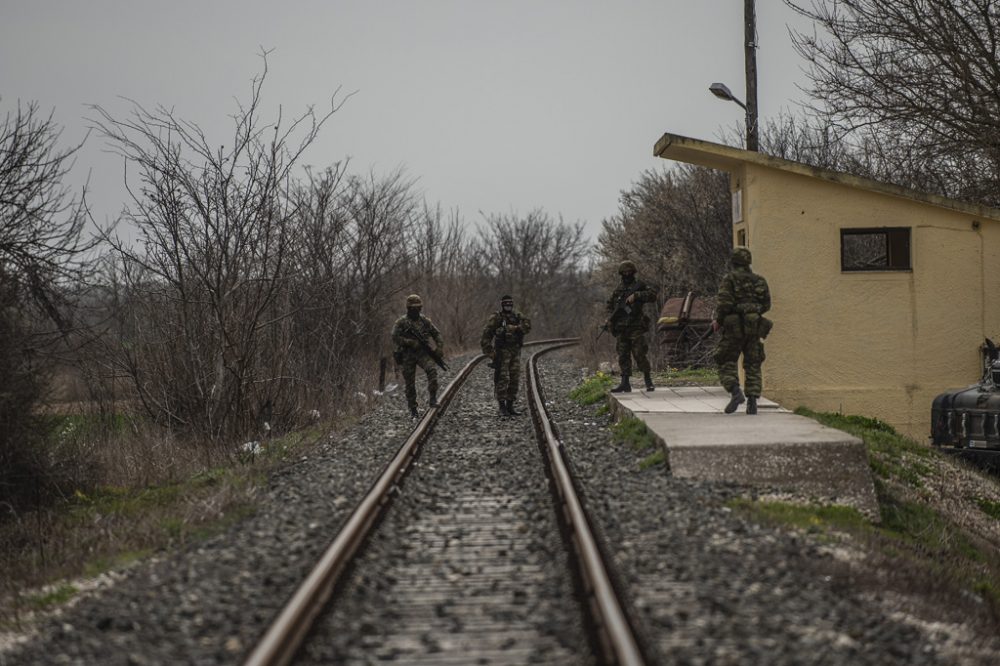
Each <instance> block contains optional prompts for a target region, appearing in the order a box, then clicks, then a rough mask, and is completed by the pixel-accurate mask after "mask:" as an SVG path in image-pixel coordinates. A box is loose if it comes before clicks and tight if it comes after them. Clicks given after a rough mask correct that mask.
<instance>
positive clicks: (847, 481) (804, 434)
mask: <svg viewBox="0 0 1000 666" xmlns="http://www.w3.org/2000/svg"><path fill="white" fill-rule="evenodd" d="M728 402H729V394H728V393H726V392H725V390H723V389H722V387H715V386H712V387H709V386H692V387H675V388H665V387H660V388H657V389H656V391H654V392H652V393H649V392H646V391H636V392H633V393H626V394H611V406H612V410H613V411H614V412H615V413H616V414H618V415H631V416H635V417H637V418H639V419H642V420H643V421H644V422H645V423H646V426H647V427H648V428H649V429H650V430H652V431H653V433H654V434H655V435H656V437H657V439H659V440H660V443H661V445H662V446H663V447H664V451H665V453H666V455H667V459H668V461H669V464H670V470H671V473H672V474H673V475H674V476H676V477H678V478H688V479H703V480H711V481H730V482H734V483H741V484H746V485H752V486H761V487H767V488H771V489H774V490H778V491H788V492H791V493H794V494H796V495H804V496H806V497H810V498H815V499H817V500H821V501H824V502H833V503H838V504H846V505H849V506H854V507H856V508H858V509H860V510H861V511H863V512H864V513H866V514H868V515H869V516H872V517H877V516H878V502H877V501H876V499H875V489H874V486H873V484H872V479H871V473H870V470H869V467H868V457H867V454H866V453H865V448H864V444H863V443H862V442H861V440H859V439H858V438H856V437H853V436H851V435H848V434H847V433H845V432H842V431H840V430H836V429H834V428H828V427H826V426H824V425H820V424H819V423H817V422H816V421H814V420H812V419H809V418H806V417H804V416H798V415H797V414H792V413H791V412H789V411H788V410H786V409H784V408H782V407H781V406H780V405H778V404H777V403H775V402H773V401H771V400H767V399H764V398H761V399H760V400H759V401H758V403H757V404H758V408H759V412H758V414H757V416H747V415H746V414H745V413H744V411H743V409H744V406H741V408H740V410H739V411H737V412H736V413H734V414H725V413H723V411H722V410H723V408H724V407H725V406H726V403H728Z"/></svg>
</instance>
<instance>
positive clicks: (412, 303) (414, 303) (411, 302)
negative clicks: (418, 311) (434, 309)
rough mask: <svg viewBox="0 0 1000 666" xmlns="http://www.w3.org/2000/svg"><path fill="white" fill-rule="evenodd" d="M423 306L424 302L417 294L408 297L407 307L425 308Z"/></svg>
mask: <svg viewBox="0 0 1000 666" xmlns="http://www.w3.org/2000/svg"><path fill="white" fill-rule="evenodd" d="M423 305H424V302H423V301H422V300H420V297H419V296H417V295H416V294H410V295H409V296H407V297H406V307H408V308H419V307H423Z"/></svg>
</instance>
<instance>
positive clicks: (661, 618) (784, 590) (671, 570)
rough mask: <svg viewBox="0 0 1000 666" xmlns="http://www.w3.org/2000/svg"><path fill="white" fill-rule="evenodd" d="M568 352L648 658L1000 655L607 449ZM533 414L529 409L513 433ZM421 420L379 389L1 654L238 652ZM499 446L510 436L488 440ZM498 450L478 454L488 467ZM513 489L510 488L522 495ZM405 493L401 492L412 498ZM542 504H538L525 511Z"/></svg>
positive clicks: (560, 362)
mask: <svg viewBox="0 0 1000 666" xmlns="http://www.w3.org/2000/svg"><path fill="white" fill-rule="evenodd" d="M525 351H526V353H525V357H526V356H527V351H528V350H525ZM571 353H572V352H569V353H560V354H557V355H550V356H547V357H545V358H543V360H542V362H541V368H542V372H543V383H544V391H545V395H546V398H547V400H548V401H549V403H550V410H551V411H552V415H553V417H554V418H555V419H556V421H557V422H558V423H559V428H560V432H561V436H562V439H563V442H564V445H565V446H566V450H567V452H568V454H569V457H570V459H571V460H572V465H573V467H574V471H575V473H576V474H577V475H578V478H579V481H580V483H581V486H582V489H583V491H584V494H585V498H586V502H587V506H588V508H589V509H590V510H591V511H592V512H594V515H595V521H596V523H597V527H598V531H599V533H600V535H601V536H602V538H603V539H604V540H605V546H606V548H607V550H608V551H609V552H610V553H611V554H612V556H613V561H614V566H615V567H616V569H617V574H616V576H617V578H618V580H620V581H621V583H622V585H623V587H624V588H625V590H626V591H627V595H628V598H629V600H630V608H631V612H632V614H633V615H634V617H636V618H637V619H638V620H639V627H640V635H641V637H642V638H644V639H645V640H646V641H647V642H648V645H649V646H650V651H651V654H652V656H653V658H654V662H655V663H663V664H672V663H680V664H754V663H758V664H803V663H808V664H987V663H996V661H997V656H998V655H1000V652H998V647H997V644H996V642H995V640H994V639H992V638H991V637H988V636H983V635H981V634H979V633H977V632H976V630H975V628H974V626H973V625H971V624H967V623H963V622H962V621H961V618H957V617H954V615H952V614H950V613H949V612H948V610H947V609H935V610H936V611H937V614H933V613H930V614H929V613H924V612H923V611H924V610H925V607H923V606H921V604H920V603H919V600H914V599H913V598H910V597H904V598H900V597H899V595H898V594H895V593H890V592H889V591H888V590H886V589H885V588H883V587H880V583H879V580H880V579H879V576H878V575H877V574H876V573H874V572H873V573H872V574H871V575H859V574H858V571H859V570H861V571H864V570H865V567H866V563H864V562H860V563H859V562H854V563H848V562H845V558H844V557H841V556H840V555H839V554H838V550H837V549H836V548H834V547H831V546H829V545H826V544H823V543H820V542H818V541H816V540H814V539H813V538H812V537H810V536H807V535H803V534H799V533H789V532H785V531H782V530H779V529H776V528H770V527H763V526H760V525H757V524H755V523H752V522H749V521H748V520H746V519H745V518H743V517H742V516H741V515H740V513H739V512H737V511H733V510H730V509H729V508H728V507H727V502H729V501H730V500H731V499H733V498H737V497H740V496H747V493H748V491H747V490H746V489H743V488H738V487H733V486H725V485H720V484H709V483H699V482H696V481H688V480H678V479H673V478H671V477H670V476H669V472H668V470H667V469H666V468H665V467H664V466H663V465H656V466H653V467H651V468H649V469H646V470H640V469H639V465H638V462H639V460H640V459H642V458H644V457H646V455H648V453H649V452H648V451H647V452H642V453H637V452H635V451H633V450H632V449H631V448H629V447H628V446H627V445H619V444H615V443H613V442H612V439H611V436H610V433H609V430H608V428H607V426H608V420H607V417H601V416H596V415H595V408H594V407H593V406H581V405H578V404H576V403H575V402H573V401H571V400H569V399H568V397H567V393H568V392H569V390H570V389H572V388H573V387H574V386H576V385H577V384H578V383H579V380H580V369H579V367H578V364H577V363H576V362H575V361H573V360H572V356H571ZM459 365H460V362H459V361H458V360H456V361H455V363H454V366H455V367H458V366H459ZM485 372H486V371H485V370H484V369H483V368H480V369H478V370H477V374H485ZM480 379H482V378H480ZM418 385H419V387H420V389H421V390H422V389H423V386H424V384H423V378H422V377H419V378H418ZM487 385H488V384H487ZM475 400H479V401H483V404H482V405H464V406H460V405H456V407H457V408H458V407H460V410H459V411H461V409H466V408H470V407H473V408H474V410H473V411H475V410H478V409H482V410H488V411H484V412H483V416H482V418H481V419H473V418H470V419H469V420H468V421H467V422H466V426H467V427H468V432H466V433H464V434H463V435H461V436H466V437H473V436H479V437H481V438H482V437H483V436H484V433H485V431H486V430H489V429H490V428H491V427H492V425H491V424H492V423H493V422H494V421H496V417H494V416H493V411H492V409H493V407H492V405H490V404H489V403H488V401H486V400H484V399H483V398H482V397H480V398H475V399H474V401H475ZM522 404H523V401H522ZM457 413H458V412H456V414H457ZM475 413H478V412H475ZM447 416H448V415H446V418H445V419H443V420H442V422H441V423H440V424H439V426H438V428H439V429H441V428H442V427H444V426H445V424H446V422H447ZM528 424H529V421H528V417H527V416H522V417H520V421H519V422H518V425H517V427H518V428H521V427H524V428H530V425H528ZM462 427H463V426H456V429H457V430H461V429H462ZM411 428H412V422H411V421H410V420H409V418H407V416H406V409H405V405H404V401H403V398H402V395H401V391H396V392H395V393H393V394H391V395H387V396H384V397H383V398H381V399H379V402H378V404H377V405H376V406H375V407H374V409H373V410H372V412H371V413H369V414H368V415H367V416H366V417H364V418H363V419H362V420H361V421H360V422H359V423H358V424H357V425H356V426H355V427H353V428H352V429H350V430H349V431H348V432H346V433H344V434H342V435H338V436H336V437H334V438H332V439H329V438H328V439H326V440H324V441H323V443H322V444H320V445H318V446H317V447H315V448H314V449H312V450H311V451H309V453H308V454H307V455H305V456H303V457H302V458H301V459H299V460H297V461H295V462H294V463H292V464H290V465H288V466H287V467H285V468H283V469H282V470H281V471H280V472H278V473H276V474H274V475H273V476H272V478H271V479H270V481H269V484H268V486H267V487H266V488H264V489H262V491H261V497H260V506H259V507H258V511H257V513H256V514H255V515H254V516H253V517H251V518H249V519H247V520H245V521H243V522H241V523H240V524H238V525H235V526H233V527H232V528H231V529H229V530H228V531H227V532H226V533H224V534H221V535H218V536H216V537H213V538H211V539H208V540H206V541H202V542H200V543H197V544H194V545H191V546H189V547H187V548H185V549H182V550H179V551H176V552H170V553H164V554H161V555H159V556H158V557H157V558H155V559H154V560H151V561H148V562H145V563H142V564H139V565H137V566H134V567H132V568H130V569H129V570H128V571H127V572H126V573H125V574H124V575H123V576H122V577H121V578H120V579H118V580H117V581H116V582H115V583H114V584H113V585H111V586H109V587H107V588H105V589H103V590H100V591H98V592H94V593H92V594H90V595H88V596H87V597H86V598H83V599H81V600H79V602H78V603H77V604H76V605H75V606H73V607H72V608H69V609H67V610H66V611H65V612H64V613H62V614H61V615H60V616H58V617H53V618H52V619H51V620H50V621H48V622H46V623H44V624H43V625H42V626H40V627H39V629H38V634H37V636H35V637H34V638H33V639H32V640H30V641H28V642H27V643H25V644H24V645H21V646H18V647H15V648H12V649H11V650H8V651H6V652H4V653H0V663H3V664H5V665H6V664H36V663H37V664H52V663H80V664H96V663H101V664H163V663H190V664H216V663H238V662H239V660H240V659H241V657H242V656H243V655H244V654H245V651H246V650H247V649H248V648H249V647H250V646H251V645H252V644H253V641H254V640H255V639H256V638H257V637H258V636H259V635H260V633H261V631H262V630H263V628H264V626H265V624H266V623H267V621H268V620H270V619H271V618H272V617H273V616H274V615H275V613H277V612H278V610H279V609H280V607H281V606H282V604H283V603H284V601H285V600H286V599H287V597H288V595H289V594H290V593H291V592H292V590H293V589H294V587H295V585H297V584H298V582H299V581H300V580H301V578H302V577H303V576H304V575H305V574H306V573H307V572H308V570H309V569H310V568H311V567H312V565H313V563H314V560H315V558H316V557H317V556H318V555H319V553H320V552H321V551H322V549H323V548H324V547H325V546H326V545H327V543H328V542H329V540H330V539H331V538H332V536H333V535H334V534H335V533H336V531H337V529H338V528H339V527H340V525H342V523H343V522H344V520H345V519H346V517H347V515H348V514H349V511H350V510H351V509H352V508H353V506H354V504H355V503H356V502H357V501H358V500H359V499H360V498H361V496H362V495H363V494H364V492H365V491H366V490H367V489H368V487H369V486H370V484H371V482H372V480H373V479H374V478H375V476H376V475H377V473H378V472H379V471H380V470H381V469H382V467H383V466H384V465H385V463H386V462H387V461H388V460H389V458H390V457H391V456H392V454H394V453H395V451H396V450H397V449H398V447H399V445H400V444H401V443H402V442H403V441H404V440H405V438H406V436H407V435H408V434H409V431H410V429H411ZM455 436H456V437H461V436H460V435H459V434H458V433H456V434H455ZM487 439H488V438H487ZM491 441H492V440H491ZM502 445H508V446H509V445H510V443H509V442H506V441H505V440H502V439H497V440H495V441H492V444H491V446H495V447H500V446H502ZM449 450H450V451H451V454H450V455H454V454H455V452H456V451H458V449H456V448H455V447H452V448H451V449H444V450H443V451H442V453H440V454H438V453H434V452H433V451H431V450H430V449H428V450H427V451H426V452H425V455H424V456H422V457H421V458H419V459H418V460H419V463H420V469H419V471H420V473H430V474H433V472H434V471H435V470H437V469H438V467H439V465H441V464H442V461H440V460H437V459H436V458H435V457H434V456H437V455H449V454H448V453H447V451H449ZM467 455H468V456H470V457H471V454H467ZM505 460H506V457H505V456H497V455H494V456H485V457H482V458H479V459H476V460H475V461H474V462H475V464H476V465H478V467H477V468H476V469H478V472H477V473H482V472H483V470H484V469H486V466H499V465H502V464H504V461H505ZM539 460H540V458H539ZM519 464H520V463H519ZM498 469H499V468H498ZM517 469H518V470H519V471H518V473H516V474H515V475H514V476H524V477H525V479H524V480H518V481H508V480H507V479H508V477H507V473H506V471H505V472H504V473H503V474H502V475H501V474H500V473H499V472H496V473H495V474H494V475H493V476H495V478H496V479H497V480H498V482H499V480H500V479H503V484H507V483H528V480H527V479H529V478H530V477H529V476H526V475H528V474H530V473H529V472H528V471H526V470H524V469H523V468H517ZM493 476H488V477H484V478H493ZM441 480H442V483H447V478H446V477H445V476H443V475H442V478H441ZM498 488H499V486H498ZM519 488H520V486H515V487H514V488H513V492H512V493H511V494H512V495H523V494H524V493H523V492H521V491H520V490H518V489H519ZM400 499H401V501H402V500H407V499H408V498H407V497H406V493H405V491H404V493H403V496H402V497H401V498H400ZM404 508H405V507H404ZM544 510H545V509H543V508H542V507H540V506H536V501H535V500H532V501H531V503H529V508H528V509H527V511H528V513H529V514H531V515H534V514H536V513H539V512H543V511H544ZM547 547H552V546H551V545H549V546H547ZM557 594H562V592H558V591H553V592H551V593H547V594H545V595H543V596H544V597H545V598H547V599H550V600H551V599H554V598H556V597H555V596H554V595H557ZM545 605H547V606H553V605H554V604H553V603H552V602H551V601H549V602H546V604H545ZM548 610H551V609H550V608H548V609H546V612H548ZM335 612H337V611H335ZM573 612H575V600H574V611H573ZM572 615H573V613H566V614H565V615H564V616H563V618H564V619H563V620H561V621H560V622H561V625H560V626H557V627H556V629H555V631H554V634H553V635H555V636H557V637H559V638H558V639H557V640H558V641H562V643H572V642H573V641H574V640H575V639H572V638H567V636H569V635H570V634H571V633H572V631H573V625H574V623H575V620H573V619H572ZM349 638H350V637H348V641H349ZM345 645H346V643H345ZM553 654H554V653H553ZM560 654H572V653H560ZM568 663H577V662H576V661H575V659H569V661H568Z"/></svg>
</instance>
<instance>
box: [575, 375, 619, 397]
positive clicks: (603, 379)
mask: <svg viewBox="0 0 1000 666" xmlns="http://www.w3.org/2000/svg"><path fill="white" fill-rule="evenodd" d="M614 383H615V382H614V380H613V379H612V378H611V377H610V376H608V375H606V374H604V373H603V372H597V373H596V374H594V375H591V376H590V377H588V378H587V379H585V380H584V382H583V383H582V384H580V385H579V386H577V387H576V388H575V389H573V390H572V391H570V392H569V397H570V398H571V399H572V400H575V401H576V402H578V403H580V404H581V405H593V404H596V403H598V402H601V401H602V400H604V399H605V396H606V395H607V394H608V389H610V388H611V387H612V386H613V385H614Z"/></svg>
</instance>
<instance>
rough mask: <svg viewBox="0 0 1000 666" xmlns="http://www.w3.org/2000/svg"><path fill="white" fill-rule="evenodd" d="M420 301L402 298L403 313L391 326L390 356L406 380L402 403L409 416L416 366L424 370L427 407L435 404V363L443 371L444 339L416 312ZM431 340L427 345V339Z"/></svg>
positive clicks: (414, 395)
mask: <svg viewBox="0 0 1000 666" xmlns="http://www.w3.org/2000/svg"><path fill="white" fill-rule="evenodd" d="M422 308H423V301H422V300H421V299H420V296H417V295H416V294H411V295H409V296H407V297H406V314H405V315H403V316H402V317H400V318H399V319H397V320H396V324H395V325H394V326H393V327H392V344H393V347H394V350H393V354H392V356H393V358H394V359H395V360H396V363H397V364H398V365H399V366H400V367H401V368H402V370H403V381H404V382H405V383H406V404H407V406H408V407H409V408H410V416H413V417H415V416H417V387H416V375H417V366H418V365H419V366H420V367H421V368H423V370H424V372H425V373H427V393H428V394H429V397H430V400H429V402H428V404H429V405H430V406H431V407H437V392H438V377H437V368H436V367H434V366H435V365H439V366H441V367H442V368H444V369H445V370H447V367H445V365H444V342H443V341H442V340H441V332H440V331H438V329H437V327H436V326H434V324H433V323H432V322H431V320H430V319H429V318H427V317H425V316H424V315H422V314H420V310H421V309H422ZM430 340H433V341H434V346H433V347H431V346H430V344H429V341H430Z"/></svg>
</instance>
